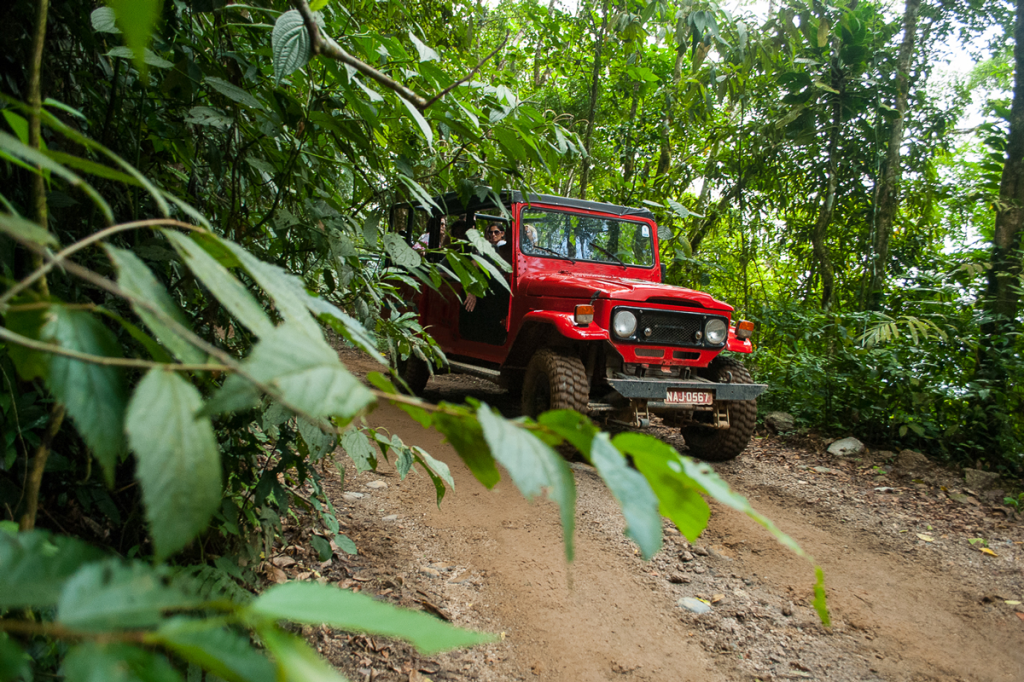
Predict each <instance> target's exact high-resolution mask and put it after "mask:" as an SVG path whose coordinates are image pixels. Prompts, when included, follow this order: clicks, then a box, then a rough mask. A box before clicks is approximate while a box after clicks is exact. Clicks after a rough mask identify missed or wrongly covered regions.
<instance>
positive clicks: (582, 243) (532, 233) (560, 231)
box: [519, 207, 654, 268]
mask: <svg viewBox="0 0 1024 682" xmlns="http://www.w3.org/2000/svg"><path fill="white" fill-rule="evenodd" d="M519 224H520V225H521V226H522V228H521V229H520V230H519V235H520V242H519V248H520V250H521V251H522V252H523V253H524V254H526V255H528V256H535V257H537V258H561V259H568V260H572V261H577V260H584V261H597V262H599V263H614V264H615V265H634V266H640V267H645V268H649V267H653V266H654V243H653V237H652V236H651V226H650V224H648V223H643V222H636V221H632V220H621V219H618V218H610V217H603V216H595V215H587V214H581V213H572V212H569V211H555V210H552V209H539V208H529V207H527V208H524V209H523V212H522V215H521V216H520V218H519Z"/></svg>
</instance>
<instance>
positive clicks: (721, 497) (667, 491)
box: [612, 433, 831, 626]
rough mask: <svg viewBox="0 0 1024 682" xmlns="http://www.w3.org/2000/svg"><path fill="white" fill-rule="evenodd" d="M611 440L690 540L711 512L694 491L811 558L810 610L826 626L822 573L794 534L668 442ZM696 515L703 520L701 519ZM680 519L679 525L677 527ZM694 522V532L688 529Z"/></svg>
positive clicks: (635, 437) (636, 437) (638, 437)
mask: <svg viewBox="0 0 1024 682" xmlns="http://www.w3.org/2000/svg"><path fill="white" fill-rule="evenodd" d="M612 443H613V444H614V445H615V447H617V448H618V449H619V450H621V451H622V452H624V453H626V454H629V455H631V456H632V457H633V461H634V462H635V463H636V466H637V469H639V470H640V472H641V473H643V474H644V476H645V477H646V478H647V480H648V482H649V483H650V484H651V486H652V487H653V488H654V490H655V491H656V492H657V493H658V499H659V500H660V501H661V504H662V513H664V514H665V515H666V516H668V517H669V518H670V519H672V521H673V522H675V523H676V525H677V526H678V527H679V530H680V531H682V532H683V534H684V535H686V537H687V538H690V539H691V540H692V539H694V538H696V536H697V535H699V534H700V531H701V530H703V529H704V527H705V526H706V525H707V519H708V518H709V517H710V512H705V511H704V509H706V507H707V503H703V505H702V506H700V505H698V504H697V503H696V501H695V500H694V496H695V495H697V496H698V497H699V495H698V491H699V492H703V493H704V494H706V495H708V496H710V497H711V498H713V499H714V500H716V501H718V502H720V503H722V504H724V505H726V506H729V507H732V508H733V509H735V510H736V511H739V512H742V513H744V514H746V515H747V516H749V517H750V518H751V519H753V520H754V521H756V522H757V523H759V524H760V525H762V526H764V528H765V529H767V530H768V532H769V533H770V534H771V535H772V537H774V538H775V539H776V540H778V542H779V543H780V544H781V545H782V546H784V547H786V548H787V549H789V550H790V551H792V552H793V553H794V554H796V555H797V556H799V557H802V558H804V559H806V560H807V561H808V562H810V563H811V565H812V566H813V567H814V574H815V584H814V596H815V598H814V608H815V609H816V610H817V612H818V616H819V617H820V618H821V622H822V623H824V624H825V625H826V626H827V625H829V624H830V622H831V619H830V617H829V614H828V607H827V605H826V603H825V577H824V573H823V572H822V570H821V568H820V567H819V566H818V565H817V563H816V562H815V561H814V557H812V556H811V555H810V554H808V553H807V552H806V551H804V549H803V548H802V547H800V545H799V544H797V542H796V541H795V540H793V538H791V537H789V535H787V534H786V533H783V532H782V531H781V530H780V529H779V528H778V526H776V525H775V524H774V523H773V522H772V521H771V520H770V519H768V518H766V517H765V516H762V515H761V514H759V513H758V512H757V511H756V510H755V509H754V508H753V507H752V506H751V505H750V502H748V501H747V498H745V497H743V496H742V495H740V494H739V493H736V492H733V491H732V490H731V489H730V488H729V484H727V483H726V482H725V481H723V480H722V478H721V477H720V476H719V475H718V474H717V473H715V471H714V469H712V468H711V466H710V465H708V464H706V463H704V462H697V461H695V460H693V459H691V458H689V457H682V456H680V455H679V453H677V452H676V451H675V450H674V449H673V448H672V447H671V446H669V445H667V444H665V443H663V442H661V441H660V440H658V439H656V438H654V437H652V436H647V435H644V434H639V433H620V434H619V435H617V436H615V438H614V439H613V440H612ZM701 502H703V500H701ZM670 512H671V513H670ZM687 517H689V519H687ZM701 517H703V520H700V518H701ZM677 518H678V519H679V520H677ZM680 521H682V522H683V524H684V525H680ZM698 525H699V527H700V528H699V530H696V532H693V531H694V529H695V528H696V527H697V526H698ZM691 533H692V535H691Z"/></svg>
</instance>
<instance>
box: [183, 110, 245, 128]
mask: <svg viewBox="0 0 1024 682" xmlns="http://www.w3.org/2000/svg"><path fill="white" fill-rule="evenodd" d="M234 121H235V119H233V118H232V117H230V116H227V115H226V114H224V112H222V111H220V110H219V109H214V108H212V107H192V108H191V109H189V111H188V116H186V117H185V122H186V123H195V124H196V125H200V126H209V127H211V128H220V129H222V130H226V129H227V128H230V127H231V126H232V124H233V123H234Z"/></svg>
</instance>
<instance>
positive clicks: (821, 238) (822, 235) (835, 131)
mask: <svg viewBox="0 0 1024 682" xmlns="http://www.w3.org/2000/svg"><path fill="white" fill-rule="evenodd" d="M1022 1H1024V0H1022ZM836 54H838V49H837V50H836ZM831 61H832V68H831V71H832V88H833V89H834V90H837V91H838V93H839V94H834V95H832V122H831V127H830V129H829V133H828V150H827V152H826V154H827V158H826V164H827V171H826V173H827V177H828V179H827V180H826V186H825V196H824V198H823V199H822V202H821V208H820V209H819V211H818V219H817V220H816V221H815V223H814V229H813V230H812V231H811V248H812V251H813V253H814V259H815V260H816V261H817V263H818V275H819V276H820V277H821V309H822V310H828V309H829V308H831V307H832V293H833V291H834V289H835V269H834V268H833V266H832V256H831V254H830V253H829V249H828V243H827V240H828V228H829V225H831V224H832V214H833V213H834V212H835V207H836V191H837V189H838V188H839V163H838V158H837V157H838V155H839V132H840V130H841V129H842V126H843V94H842V93H843V74H842V71H841V70H840V67H839V59H838V57H833V58H832V60H831Z"/></svg>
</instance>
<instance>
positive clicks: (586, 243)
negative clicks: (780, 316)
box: [390, 192, 767, 461]
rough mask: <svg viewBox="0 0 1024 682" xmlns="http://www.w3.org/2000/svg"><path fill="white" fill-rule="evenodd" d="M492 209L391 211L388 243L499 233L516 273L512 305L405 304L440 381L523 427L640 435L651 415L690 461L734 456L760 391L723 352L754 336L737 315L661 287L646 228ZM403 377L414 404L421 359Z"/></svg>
mask: <svg viewBox="0 0 1024 682" xmlns="http://www.w3.org/2000/svg"><path fill="white" fill-rule="evenodd" d="M500 199H501V203H500V204H499V203H498V202H497V201H495V198H494V195H493V194H491V195H489V196H488V197H485V198H483V199H480V198H477V197H476V196H474V197H472V199H471V200H470V201H469V203H463V201H462V199H461V198H460V196H459V195H455V194H451V195H446V196H443V197H437V198H436V199H435V202H436V203H437V205H438V206H440V207H441V208H442V211H440V212H439V211H436V210H435V211H432V212H427V211H424V210H423V209H422V208H419V207H415V206H412V205H409V204H403V205H400V206H396V207H394V208H393V209H392V211H391V216H390V226H391V230H393V231H395V232H398V233H399V234H402V235H403V236H404V238H405V240H406V242H407V243H408V244H412V245H414V247H415V248H417V249H419V250H421V251H422V250H424V248H426V247H429V248H436V247H438V246H443V245H445V244H446V240H447V239H448V238H449V237H450V236H451V235H445V233H444V229H443V227H442V225H444V224H447V226H448V229H449V231H451V229H452V226H453V225H455V224H456V223H458V224H459V228H456V229H460V228H461V230H462V232H463V233H464V232H465V230H466V229H467V228H469V229H472V228H476V229H478V230H479V231H480V233H481V234H484V233H486V231H487V229H488V228H490V227H492V226H494V225H497V226H498V227H499V228H500V229H502V230H504V239H505V243H504V244H502V245H499V246H498V248H497V252H498V253H499V254H500V255H501V257H503V258H505V259H506V260H508V261H509V263H510V264H511V269H512V272H511V275H506V276H507V277H509V285H510V289H511V295H510V294H509V292H508V291H507V290H505V289H504V288H503V287H501V286H499V285H498V284H497V283H492V285H491V288H490V290H489V292H488V293H487V295H485V296H482V297H480V298H479V299H477V300H475V301H474V305H472V306H470V307H472V308H473V310H472V311H470V310H467V306H466V304H465V298H466V297H465V296H464V295H463V294H462V289H461V286H460V285H459V284H458V282H454V283H450V284H451V286H448V287H441V288H440V290H439V291H437V290H433V289H429V288H425V289H424V290H422V291H419V292H414V293H412V302H413V303H414V305H415V306H416V308H417V309H418V310H419V317H420V322H421V323H422V325H423V326H424V328H425V329H427V330H428V332H429V333H430V335H431V336H432V337H433V338H434V339H435V340H436V341H437V343H438V345H439V346H440V347H441V349H442V350H443V351H444V352H445V354H446V355H447V357H448V367H447V368H446V369H447V370H448V371H451V372H460V373H465V374H471V375H474V376H477V377H482V378H485V379H489V380H492V381H495V382H497V383H499V384H500V385H502V386H503V387H505V388H507V389H509V390H510V391H521V393H522V411H523V413H524V414H527V415H529V416H531V417H536V416H537V415H538V414H540V413H541V412H544V411H545V410H549V409H573V410H578V411H579V412H583V413H584V414H588V415H590V416H591V417H594V418H603V419H606V420H609V421H611V422H613V423H618V424H627V425H630V426H647V425H648V424H649V423H650V417H651V415H652V414H656V415H658V416H659V417H661V418H662V419H663V420H664V422H665V423H666V424H669V425H673V426H678V427H680V428H681V431H682V434H683V437H684V439H685V440H686V444H687V446H688V447H689V449H690V451H691V453H692V454H694V455H695V456H697V457H700V458H702V459H705V460H711V461H724V460H728V459H732V458H733V457H735V456H736V455H738V454H739V453H740V452H742V451H743V449H744V448H745V447H746V446H747V442H748V441H749V440H750V436H751V434H752V433H753V430H754V422H755V416H756V412H757V396H758V395H760V394H761V393H762V392H763V391H764V390H765V389H766V388H767V386H766V385H764V384H755V383H753V382H752V381H751V378H750V374H749V372H747V370H746V368H745V367H744V366H743V364H742V363H740V362H739V361H738V360H736V359H734V358H733V357H727V356H723V355H721V353H722V351H726V350H727V351H731V352H733V353H750V352H751V350H752V349H751V344H750V336H751V334H752V333H753V329H754V325H753V323H751V322H739V323H737V324H736V325H733V324H732V322H731V313H732V307H731V306H729V305H727V304H725V303H722V302H721V301H717V300H715V299H714V298H712V297H711V296H709V295H708V294H705V293H702V292H700V291H694V290H692V289H684V288H682V287H676V286H670V285H666V284H662V283H661V280H662V277H663V276H664V266H663V265H662V264H661V262H660V256H659V251H658V226H657V224H656V223H655V222H654V216H653V215H652V214H651V213H650V212H649V211H647V210H646V209H638V208H627V207H624V206H613V205H611V204H602V203H598V202H593V201H582V200H578V199H566V198H560V197H554V196H546V195H528V196H527V195H523V194H522V193H520V192H504V193H502V195H501V197H500ZM462 221H465V222H462ZM492 232H495V233H496V232H497V230H492ZM457 236H459V237H461V236H462V235H461V234H460V235H457ZM464 248H466V247H464ZM399 370H400V372H401V375H402V378H403V379H404V380H405V381H406V383H408V385H409V387H410V389H411V390H412V391H414V392H416V393H420V392H422V391H423V389H424V387H425V386H426V384H427V381H428V380H429V378H430V371H429V368H428V367H427V365H426V363H425V362H424V361H423V360H422V359H420V358H418V357H416V356H415V355H413V356H411V357H409V358H408V359H407V360H405V361H403V362H401V363H399Z"/></svg>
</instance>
